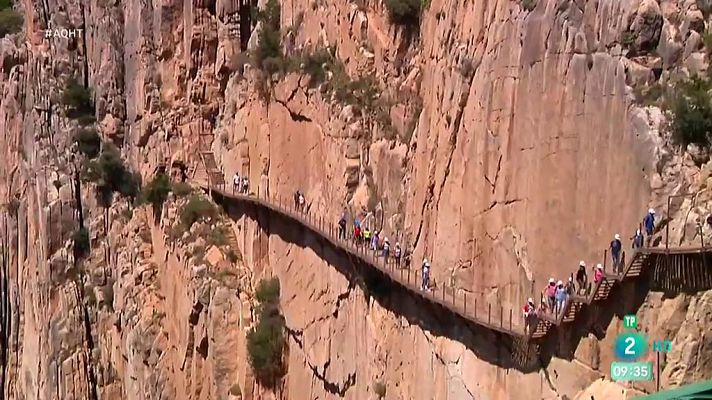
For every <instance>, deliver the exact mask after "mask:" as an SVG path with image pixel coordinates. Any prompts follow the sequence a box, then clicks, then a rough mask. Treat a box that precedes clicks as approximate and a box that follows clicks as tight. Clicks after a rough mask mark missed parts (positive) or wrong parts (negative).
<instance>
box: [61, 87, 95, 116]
mask: <svg viewBox="0 0 712 400" xmlns="http://www.w3.org/2000/svg"><path fill="white" fill-rule="evenodd" d="M62 104H64V105H65V106H66V107H67V116H68V117H69V118H74V119H78V118H82V117H86V116H91V115H92V114H94V102H93V101H92V96H91V91H90V90H89V89H87V88H85V87H84V86H82V85H80V84H79V82H77V80H76V79H74V78H70V79H69V80H68V81H67V86H66V87H65V88H64V92H63V93H62ZM82 121H85V119H84V118H82ZM85 122H86V121H85Z"/></svg>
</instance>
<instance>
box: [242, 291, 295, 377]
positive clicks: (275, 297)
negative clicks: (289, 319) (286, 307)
mask: <svg viewBox="0 0 712 400" xmlns="http://www.w3.org/2000/svg"><path fill="white" fill-rule="evenodd" d="M256 297H257V299H258V300H259V301H260V316H259V321H258V323H257V325H256V326H255V327H254V328H253V329H252V330H251V331H250V332H249V333H248V334H247V352H248V354H249V360H250V365H251V366H252V370H253V371H254V373H255V378H256V379H257V381H258V382H259V383H260V384H262V385H263V386H266V387H274V386H275V385H276V384H277V382H278V381H279V379H280V378H281V377H282V376H283V375H284V373H285V372H286V371H285V368H284V361H283V351H284V347H285V345H286V340H285V337H284V326H285V323H284V317H283V316H282V314H281V312H280V311H279V307H278V302H279V280H277V279H276V278H273V279H268V280H262V281H260V283H259V285H258V289H257V292H256Z"/></svg>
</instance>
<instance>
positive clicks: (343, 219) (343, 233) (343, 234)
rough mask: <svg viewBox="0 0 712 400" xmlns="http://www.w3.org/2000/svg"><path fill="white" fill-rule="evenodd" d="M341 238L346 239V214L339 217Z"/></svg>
mask: <svg viewBox="0 0 712 400" xmlns="http://www.w3.org/2000/svg"><path fill="white" fill-rule="evenodd" d="M339 239H340V240H341V239H346V216H345V215H342V216H341V219H339Z"/></svg>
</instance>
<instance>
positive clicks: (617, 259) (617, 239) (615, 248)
mask: <svg viewBox="0 0 712 400" xmlns="http://www.w3.org/2000/svg"><path fill="white" fill-rule="evenodd" d="M622 249H623V244H622V243H621V235H619V234H617V233H616V235H615V236H614V237H613V240H612V241H611V257H612V258H613V270H614V271H616V272H618V271H619V269H620V263H621V250H622Z"/></svg>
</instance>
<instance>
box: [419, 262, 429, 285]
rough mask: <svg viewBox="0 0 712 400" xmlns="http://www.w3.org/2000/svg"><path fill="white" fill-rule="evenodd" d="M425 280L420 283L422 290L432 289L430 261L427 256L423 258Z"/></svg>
mask: <svg viewBox="0 0 712 400" xmlns="http://www.w3.org/2000/svg"><path fill="white" fill-rule="evenodd" d="M422 272H423V282H422V284H421V285H420V290H424V291H425V290H430V263H429V262H428V259H427V258H424V259H423V270H422Z"/></svg>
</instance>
